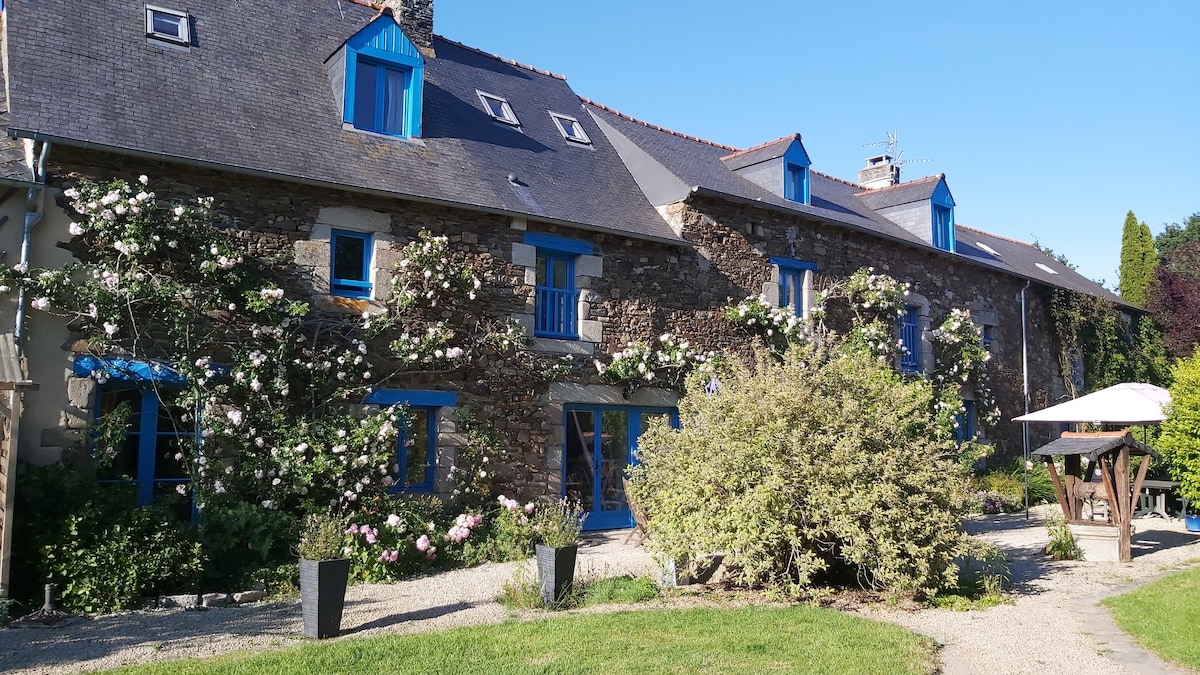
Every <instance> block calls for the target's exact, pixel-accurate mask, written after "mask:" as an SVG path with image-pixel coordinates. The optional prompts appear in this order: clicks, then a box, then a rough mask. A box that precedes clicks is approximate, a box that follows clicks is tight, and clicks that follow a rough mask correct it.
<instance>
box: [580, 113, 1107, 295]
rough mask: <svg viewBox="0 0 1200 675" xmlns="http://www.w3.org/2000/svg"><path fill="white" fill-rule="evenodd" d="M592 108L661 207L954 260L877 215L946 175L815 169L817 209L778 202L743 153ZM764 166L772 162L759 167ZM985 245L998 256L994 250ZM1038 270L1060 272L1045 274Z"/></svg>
mask: <svg viewBox="0 0 1200 675" xmlns="http://www.w3.org/2000/svg"><path fill="white" fill-rule="evenodd" d="M584 106H585V107H586V108H587V110H588V111H589V112H590V113H591V114H592V116H593V117H594V118H595V119H596V120H597V122H598V123H599V124H600V125H601V128H602V129H604V130H605V131H606V133H609V134H610V138H611V139H612V140H613V142H614V145H616V146H617V149H618V151H619V152H621V153H622V155H623V156H624V157H625V160H626V163H628V164H630V165H631V166H635V167H636V169H635V171H634V173H635V174H638V173H640V174H641V176H642V181H643V183H642V187H643V189H644V190H648V193H652V196H649V198H650V200H651V201H652V202H654V203H655V204H656V205H661V204H666V203H670V202H673V201H679V200H682V199H686V198H687V197H688V196H689V195H690V194H693V193H696V194H709V195H713V196H717V197H724V198H727V199H732V200H735V201H741V202H744V203H751V204H757V205H760V206H762V207H764V208H771V209H775V210H779V211H784V212H789V213H794V214H796V215H803V216H807V217H810V218H816V219H819V220H823V221H826V222H829V223H833V224H835V225H841V226H846V227H850V228H852V229H857V230H860V231H865V232H867V233H869V234H873V235H876V236H880V237H884V238H886V239H890V240H892V241H896V242H902V243H904V244H908V245H911V246H915V247H920V248H924V249H929V250H933V251H937V252H938V253H942V254H945V255H952V254H949V253H945V252H944V251H941V250H939V249H936V248H934V247H933V246H932V245H931V244H929V243H927V242H925V241H924V240H922V239H920V238H918V237H916V236H915V235H913V234H911V233H909V232H908V231H907V230H904V229H903V228H901V227H900V226H898V225H896V224H895V223H893V222H892V221H890V220H888V219H887V218H885V217H884V216H882V215H880V214H878V213H876V212H875V209H882V208H887V207H888V206H895V205H898V204H905V203H909V202H911V201H918V200H923V199H929V197H930V196H931V195H932V194H933V191H934V189H935V188H936V187H937V184H938V181H939V180H940V179H941V178H943V176H942V175H941V174H938V175H934V176H929V177H926V178H921V179H917V180H913V181H908V182H905V183H901V184H899V185H896V186H894V187H889V188H881V189H878V190H864V189H863V187H862V186H861V185H858V184H857V183H851V182H849V181H844V180H841V179H838V178H834V177H832V176H827V175H825V174H822V173H820V172H818V171H812V170H810V171H809V188H810V192H811V196H812V200H811V201H812V205H811V206H808V205H804V204H798V203H796V202H793V201H790V200H787V199H784V198H783V197H780V196H777V195H775V194H773V193H771V192H770V191H768V190H766V189H765V188H763V187H761V186H759V185H757V184H755V183H752V182H750V181H748V180H746V179H745V178H742V177H741V176H739V175H737V174H736V173H734V171H733V170H732V167H730V166H729V164H728V159H726V158H728V157H729V156H730V154H731V152H732V153H733V154H737V153H738V152H739V151H737V150H735V149H733V148H730V147H729V146H724V145H719V144H715V143H709V142H708V141H704V140H703V139H699V138H696V137H694V136H688V135H685V134H679V133H676V132H673V131H671V130H669V129H664V128H662V127H658V126H655V125H653V124H648V123H645V122H642V121H641V120H637V119H634V118H632V117H629V116H628V115H624V114H622V113H619V112H617V111H615V110H612V109H611V108H607V107H605V106H603V105H601V104H598V103H596V102H594V101H589V100H587V99H584ZM794 137H795V136H786V137H784V138H783V139H779V140H777V141H772V142H770V143H767V144H764V145H762V146H757V147H756V148H751V149H749V150H747V151H745V153H746V154H749V153H755V152H758V151H760V150H761V151H762V152H766V153H774V152H776V151H777V150H778V148H779V147H780V146H782V147H783V148H784V149H786V145H787V143H788V142H790V141H791V139H792V138H794ZM780 152H782V151H780ZM761 159H765V157H764V158H760V159H759V161H761ZM648 167H649V168H648ZM650 169H653V170H650ZM672 179H673V180H672ZM956 231H957V234H956V245H955V253H956V254H957V255H958V256H961V257H963V258H966V259H968V260H969V261H970V262H972V263H975V264H978V265H982V266H985V267H990V268H993V269H996V270H1000V271H1002V272H1006V273H1008V274H1012V275H1014V276H1018V277H1022V278H1029V279H1033V280H1034V281H1037V282H1040V283H1043V284H1046V285H1049V286H1055V287H1061V288H1067V289H1070V290H1074V291H1079V292H1081V293H1086V294H1089V295H1094V296H1098V297H1102V298H1104V299H1106V300H1110V301H1112V302H1115V303H1118V304H1121V305H1125V306H1129V303H1128V302H1127V301H1124V300H1122V299H1121V298H1120V297H1119V296H1117V295H1116V294H1114V293H1112V292H1111V291H1109V290H1107V289H1105V288H1103V287H1102V286H1100V285H1099V284H1097V283H1095V282H1094V281H1091V280H1090V279H1088V278H1086V277H1084V276H1083V275H1081V274H1079V273H1078V272H1076V271H1075V270H1073V269H1070V268H1068V267H1066V266H1065V265H1063V264H1062V263H1060V262H1058V261H1057V260H1055V259H1054V258H1052V257H1050V256H1048V255H1046V254H1045V253H1043V252H1042V251H1039V250H1038V249H1036V248H1034V247H1033V246H1031V245H1029V244H1026V243H1023V242H1019V241H1014V240H1012V239H1006V238H1004V237H999V236H996V235H993V234H989V233H987V232H983V231H981V230H976V229H973V228H968V227H965V226H963V225H956ZM980 244H983V245H985V246H987V247H989V248H991V249H992V250H993V251H996V253H995V254H993V253H991V252H989V251H987V250H986V249H984V248H983V247H981V246H980ZM1038 263H1041V264H1042V265H1045V266H1046V267H1048V268H1049V269H1051V270H1054V271H1055V272H1056V273H1053V272H1047V271H1045V270H1043V269H1041V268H1039V267H1038V266H1037V264H1038Z"/></svg>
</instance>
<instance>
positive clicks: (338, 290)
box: [329, 230, 371, 298]
mask: <svg viewBox="0 0 1200 675" xmlns="http://www.w3.org/2000/svg"><path fill="white" fill-rule="evenodd" d="M329 267H330V269H329V293H330V295H337V296H341V297H344V298H369V297H371V235H369V234H365V233H362V232H348V231H346V230H333V231H332V232H330V234H329Z"/></svg>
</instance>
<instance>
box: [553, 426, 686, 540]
mask: <svg viewBox="0 0 1200 675" xmlns="http://www.w3.org/2000/svg"><path fill="white" fill-rule="evenodd" d="M564 417H565V419H564V422H563V424H564V427H565V432H566V440H565V443H564V448H563V458H564V459H563V463H562V464H563V473H562V481H563V496H565V497H567V498H568V499H571V500H578V501H579V503H580V504H581V505H582V506H583V509H584V510H585V511H587V512H588V517H587V520H585V521H584V523H583V529H585V530H611V529H616V528H622V527H633V513H632V512H631V511H630V509H629V502H628V500H627V499H626V497H625V485H624V482H623V481H622V480H621V479H622V478H623V477H624V475H625V469H626V468H627V467H629V466H630V465H632V464H636V463H637V448H638V439H639V438H641V435H642V432H643V431H644V430H645V429H646V428H647V427H648V426H649V424H650V422H651V421H652V420H653V419H655V418H666V419H667V420H668V422H669V423H670V424H671V426H673V427H676V428H678V426H679V412H678V411H677V410H676V409H675V408H651V407H639V406H600V405H574V404H572V405H567V406H565V410H564Z"/></svg>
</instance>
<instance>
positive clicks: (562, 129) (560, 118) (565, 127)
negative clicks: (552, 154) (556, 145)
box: [550, 112, 592, 145]
mask: <svg viewBox="0 0 1200 675" xmlns="http://www.w3.org/2000/svg"><path fill="white" fill-rule="evenodd" d="M550 117H551V118H553V119H554V124H555V125H556V126H557V127H558V132H559V133H560V134H562V135H563V138H565V139H567V140H568V141H572V142H574V143H580V144H582V145H591V144H592V139H590V138H588V135H587V132H586V131H584V130H583V125H582V124H580V123H579V120H577V119H575V118H574V117H570V116H568V115H560V114H558V113H556V112H552V113H550Z"/></svg>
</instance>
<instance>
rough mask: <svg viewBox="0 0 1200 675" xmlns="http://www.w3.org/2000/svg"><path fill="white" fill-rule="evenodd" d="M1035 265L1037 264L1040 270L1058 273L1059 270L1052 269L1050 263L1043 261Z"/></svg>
mask: <svg viewBox="0 0 1200 675" xmlns="http://www.w3.org/2000/svg"><path fill="white" fill-rule="evenodd" d="M1034 265H1037V268H1038V269H1039V270H1042V271H1043V272H1049V273H1050V274H1058V272H1055V271H1054V270H1052V269H1050V266H1049V265H1043V264H1042V263H1034Z"/></svg>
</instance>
